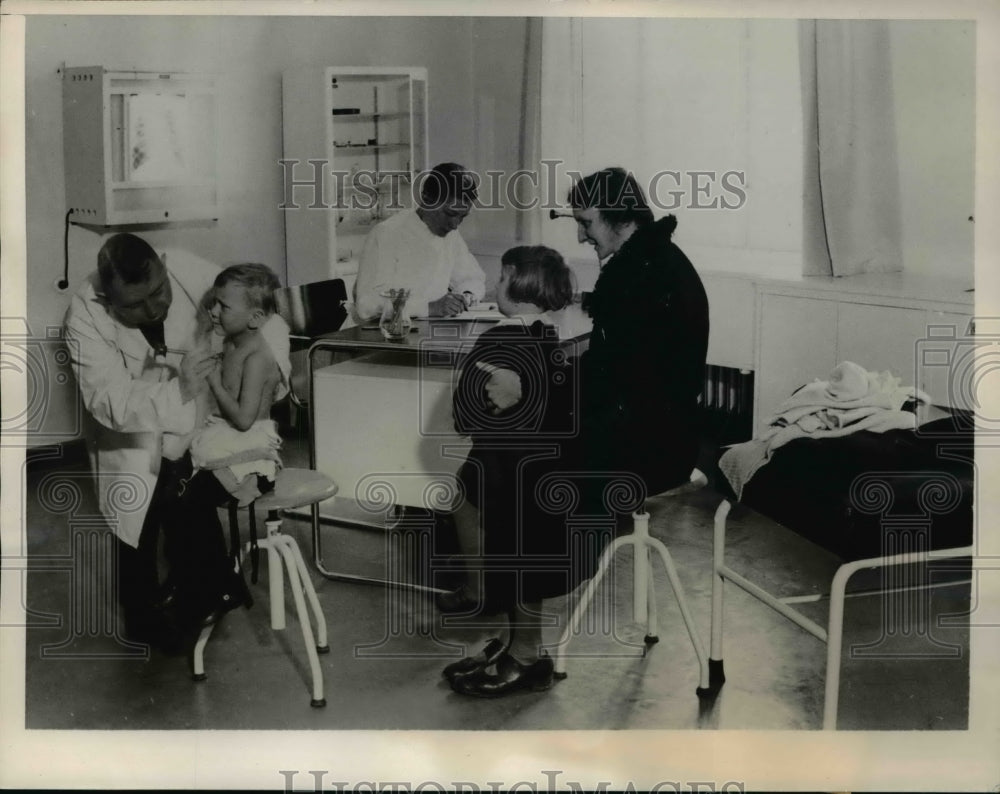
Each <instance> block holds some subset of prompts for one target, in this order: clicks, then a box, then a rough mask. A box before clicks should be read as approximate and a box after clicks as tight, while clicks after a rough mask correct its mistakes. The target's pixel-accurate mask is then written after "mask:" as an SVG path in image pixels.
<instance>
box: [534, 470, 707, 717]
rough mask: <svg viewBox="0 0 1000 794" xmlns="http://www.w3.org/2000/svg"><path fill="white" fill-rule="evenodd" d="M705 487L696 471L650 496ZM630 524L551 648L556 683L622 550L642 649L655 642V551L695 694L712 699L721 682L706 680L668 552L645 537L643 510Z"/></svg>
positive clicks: (646, 521) (699, 645)
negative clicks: (690, 657)
mask: <svg viewBox="0 0 1000 794" xmlns="http://www.w3.org/2000/svg"><path fill="white" fill-rule="evenodd" d="M707 484H708V478H707V477H705V475H704V474H703V473H702V472H700V471H699V470H698V469H695V470H694V471H692V472H691V477H690V480H689V481H688V482H686V483H683V484H682V485H679V486H677V487H676V488H671V489H670V490H668V491H664V492H663V493H660V494H654V495H653V496H664V497H676V496H681V495H683V494H687V493H690V492H691V491H696V490H698V489H700V488H703V487H704V486H705V485H707ZM632 521H633V524H634V529H633V531H632V533H631V534H629V535H623V536H621V537H619V538H616V539H615V540H614V541H613V542H612V543H610V544H609V545H608V547H607V548H606V549H605V550H604V553H603V554H602V555H601V559H600V561H599V563H598V567H597V573H595V574H594V576H593V578H592V579H591V580H590V582H588V584H587V588H586V590H585V591H584V593H583V596H582V597H581V598H580V600H579V602H578V603H577V605H576V608H575V609H574V610H573V614H572V617H571V618H570V620H569V622H568V623H567V625H566V629H565V630H564V631H563V634H562V637H561V638H560V639H559V644H558V645H557V646H556V648H555V655H554V659H553V661H554V664H555V677H556V678H558V679H563V678H566V658H565V651H566V646H567V645H568V643H569V640H570V637H571V636H572V635H573V634H575V633H576V632H578V631H579V628H580V622H581V620H582V618H583V615H584V614H585V613H586V611H587V608H588V607H589V606H590V603H591V601H592V600H593V598H594V595H595V593H596V592H597V587H598V585H599V584H600V583H601V580H602V579H603V578H604V576H605V575H606V574H607V572H608V571H609V570H610V569H611V565H612V563H613V562H614V557H615V555H616V554H617V553H618V552H619V551H621V550H622V549H623V548H625V547H626V546H632V547H633V555H632V573H633V577H632V582H633V585H632V610H633V612H632V614H633V617H634V619H635V622H636V623H645V624H646V636H645V638H644V639H645V642H646V645H647V646H648V645H652V644H654V643H656V642H659V637H658V636H657V622H656V594H655V592H654V586H653V576H652V559H651V557H650V552H652V551H655V552H657V553H658V554H659V556H660V559H661V560H662V561H663V566H664V568H665V569H666V573H667V580H668V581H669V582H670V587H671V589H672V590H673V591H674V597H675V598H676V599H677V606H678V607H679V609H680V613H681V618H682V619H683V620H684V625H685V626H686V628H687V632H688V637H689V638H690V640H691V644H692V645H693V646H694V652H695V656H696V657H697V659H698V668H699V684H698V689H697V690H696V691H697V694H698V696H699V697H702V698H704V697H712V696H714V695H715V694H716V693H718V691H719V689H720V688H721V686H722V683H723V681H724V680H725V679H721V680H720V677H719V676H714V675H713V676H710V669H709V668H710V666H709V661H708V654H707V653H706V652H705V646H704V643H703V642H702V639H701V635H699V634H698V631H697V629H696V628H695V625H694V620H693V618H692V616H691V612H690V610H689V609H688V606H687V600H686V599H685V597H684V589H683V587H682V586H681V582H680V579H679V578H678V576H677V569H676V567H675V566H674V561H673V558H672V557H671V556H670V551H669V550H668V549H667V547H666V545H664V543H663V542H662V541H661V540H659V539H658V538H654V537H652V536H651V535H650V534H649V513H648V512H646V511H645V510H643V511H642V512H639V513H633V514H632Z"/></svg>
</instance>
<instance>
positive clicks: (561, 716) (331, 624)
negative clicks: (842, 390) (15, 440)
mask: <svg viewBox="0 0 1000 794" xmlns="http://www.w3.org/2000/svg"><path fill="white" fill-rule="evenodd" d="M295 449H296V448H295V445H294V443H293V444H291V445H290V446H289V448H288V449H286V456H287V457H288V458H289V462H295V461H294V458H295V456H296V454H298V455H299V457H301V450H299V451H298V453H296V451H295ZM84 475H85V467H82V466H80V465H79V464H77V465H75V466H68V465H59V464H56V465H55V466H50V467H47V468H43V467H36V468H35V469H34V470H32V471H30V472H29V477H28V488H27V490H28V541H29V551H30V555H31V558H32V559H33V561H34V562H33V563H32V565H33V568H34V570H33V572H32V573H31V574H30V576H29V577H28V588H27V607H28V609H29V611H30V614H31V617H30V620H31V622H32V623H33V627H32V628H31V629H30V630H29V631H28V635H27V636H28V639H27V648H26V653H27V665H26V669H27V681H26V684H27V686H26V698H27V704H26V714H27V727H29V728H64V729H68V728H76V729H81V728H83V729H87V728H100V729H118V728H131V729H163V728H243V729H248V728H252V729H281V728H296V729H300V728H352V729H362V728H371V729H384V728H412V729H485V730H489V729H503V730H521V729H624V728H640V729H641V728H668V729H670V728H676V729H698V728H709V729H817V728H819V727H820V723H821V713H822V698H823V682H824V664H825V652H826V646H825V645H824V644H823V643H821V642H820V641H819V640H817V639H815V638H813V637H811V636H810V635H808V634H807V633H805V632H804V631H803V630H801V629H799V628H798V627H796V626H794V625H792V624H791V623H789V622H788V621H787V620H785V619H784V618H782V617H780V616H779V615H777V614H776V613H775V612H773V611H772V610H771V609H769V608H768V607H766V606H764V605H763V604H761V603H759V602H757V601H754V600H753V599H751V598H750V597H749V596H747V595H746V594H744V593H742V592H740V591H738V590H736V589H735V588H729V590H728V591H727V604H726V620H727V626H726V634H725V670H726V676H727V679H728V680H727V683H726V684H725V686H724V687H723V689H722V691H721V693H720V694H719V696H718V697H717V698H716V699H715V700H714V702H710V703H703V702H699V700H698V698H696V697H695V688H696V686H697V684H698V674H697V665H696V660H695V655H694V652H693V650H692V648H691V645H690V644H689V642H688V640H687V638H686V634H685V631H684V627H683V624H682V623H681V621H680V618H679V614H678V611H677V608H676V604H675V603H674V602H673V599H672V596H671V593H670V590H669V587H668V586H667V584H666V581H665V578H664V576H663V574H662V571H661V570H660V569H659V568H658V567H657V568H656V570H657V576H656V583H657V591H656V592H657V603H658V605H659V610H658V611H659V617H660V632H659V633H660V637H661V641H660V643H659V644H657V645H655V646H652V647H651V649H650V650H649V652H648V653H646V654H645V655H644V654H643V643H642V637H643V633H644V630H643V628H642V627H640V626H637V625H635V624H633V623H631V615H630V612H631V608H630V606H629V605H628V602H629V599H630V597H631V572H630V564H629V561H628V559H624V558H623V559H622V560H621V561H620V562H619V564H617V565H616V578H615V582H614V583H613V584H612V585H610V586H609V587H608V588H605V589H604V590H603V593H604V596H602V597H600V598H599V599H598V601H599V603H600V604H603V605H604V608H603V609H601V608H598V609H597V611H596V612H595V613H594V614H595V615H596V617H594V618H593V619H592V620H590V621H588V622H587V623H585V628H587V630H586V632H585V633H584V634H583V635H582V636H580V637H578V638H577V639H575V640H574V641H573V643H572V644H571V646H570V652H571V654H573V655H572V656H571V658H570V659H569V662H568V672H569V677H568V678H567V679H566V680H564V681H560V682H558V683H557V684H556V685H555V686H554V687H553V689H551V690H550V691H548V692H546V693H526V694H519V695H515V696H511V697H507V698H503V699H500V700H496V701H487V700H478V699H473V698H467V697H463V696H461V695H457V694H455V693H453V692H451V690H450V689H449V688H448V686H447V684H446V683H445V682H444V681H443V679H442V678H441V676H440V674H439V671H440V668H441V667H443V666H444V665H445V664H447V663H448V662H449V661H451V660H453V659H455V658H457V657H456V654H458V652H459V649H460V648H461V647H463V645H464V644H466V643H468V644H470V645H471V646H472V647H473V648H477V647H478V646H479V645H480V644H481V643H482V642H483V640H484V639H485V638H487V637H488V636H491V635H492V634H493V633H494V632H493V629H494V628H495V626H496V623H495V621H490V620H487V621H484V622H483V623H482V624H480V625H473V624H472V623H470V622H469V621H457V620H455V619H452V623H451V624H450V625H445V623H444V621H443V619H442V616H441V615H440V614H438V613H437V612H436V611H435V609H434V608H433V606H432V603H431V601H430V600H429V598H428V597H427V596H424V595H418V594H415V593H413V592H411V591H391V592H387V591H386V590H384V589H382V588H380V587H375V586H371V585H360V584H347V583H343V582H337V581H329V580H325V579H323V578H322V577H320V576H318V575H315V574H314V575H313V581H314V582H315V585H316V589H317V592H318V594H319V598H320V601H321V603H322V605H323V608H324V609H325V611H326V620H327V624H328V630H329V636H330V646H331V650H330V653H329V654H328V655H324V656H321V657H320V660H321V665H322V670H323V674H324V676H325V681H326V698H327V703H328V705H327V707H326V708H322V709H316V708H310V707H309V668H308V664H307V662H306V660H305V655H304V653H303V651H302V637H301V634H300V632H299V627H298V625H297V621H296V618H295V616H294V610H291V611H290V616H289V620H288V628H287V630H286V631H283V632H274V631H272V630H271V628H270V626H269V614H268V594H267V587H266V577H263V578H262V579H261V582H260V584H258V585H256V586H255V588H254V593H255V597H256V599H257V604H256V605H255V606H254V608H253V609H251V610H242V609H241V610H237V611H236V612H234V613H231V614H230V615H228V616H227V617H226V619H225V620H224V621H223V622H222V624H221V625H220V626H219V627H217V629H216V631H215V634H214V636H213V637H212V640H211V642H210V643H209V646H208V650H207V653H206V664H207V672H208V679H207V680H206V681H204V682H201V683H194V682H193V681H192V680H191V678H190V667H189V662H188V660H187V659H185V658H184V657H166V656H163V655H162V654H160V653H159V652H157V651H155V650H154V651H151V652H149V653H146V652H145V651H144V649H142V648H128V647H126V646H125V645H123V644H122V643H121V642H120V641H119V640H118V639H117V638H116V637H115V636H114V628H115V623H114V620H113V615H114V611H113V610H111V609H109V608H108V607H107V604H106V603H103V602H102V599H101V598H96V599H95V598H93V595H92V594H93V593H95V592H97V593H102V592H106V588H103V587H102V586H101V585H100V582H101V581H103V576H104V574H103V571H102V565H103V561H102V558H101V555H100V554H99V553H98V549H99V546H100V544H99V539H100V537H101V535H102V533H103V532H105V531H106V530H105V529H103V528H101V527H99V526H95V524H94V523H93V522H92V521H87V520H86V518H85V517H86V516H88V515H93V513H94V512H95V510H94V504H93V499H92V497H91V496H90V491H89V490H88V489H86V488H83V489H80V491H79V492H80V493H82V494H83V501H82V502H81V503H80V504H79V505H77V506H76V507H75V508H72V507H71V506H69V507H68V506H67V505H65V504H64V505H63V506H62V507H61V508H60V510H56V511H53V510H51V509H46V508H44V507H42V505H41V503H40V502H39V499H38V494H37V491H38V486H39V483H40V482H41V481H42V480H44V479H46V478H49V479H48V480H47V482H48V485H49V486H51V485H52V484H53V483H52V481H51V478H53V477H56V478H60V477H61V478H63V479H65V480H67V481H70V482H76V483H79V482H81V478H82V477H83V476H84ZM718 501H719V499H718V496H716V495H715V494H714V493H713V492H712V491H711V490H710V489H704V490H702V491H699V492H696V493H694V494H690V495H688V496H685V497H683V498H680V499H676V500H666V499H659V500H653V502H651V507H652V509H651V512H652V515H653V519H652V521H651V527H650V528H651V532H652V534H653V535H654V536H655V537H658V538H660V539H662V540H663V541H664V542H665V543H666V544H667V545H668V547H669V548H670V549H671V552H672V554H673V556H674V559H675V562H676V564H677V568H678V570H679V572H680V577H681V579H682V582H683V584H684V587H685V588H686V590H687V596H688V600H689V604H690V607H691V610H692V612H693V613H694V616H695V619H696V621H697V623H698V625H699V627H700V628H701V632H702V635H703V637H704V640H705V643H706V647H707V643H708V635H709V612H710V600H709V596H710V589H711V572H710V567H709V566H710V559H711V545H712V544H711V524H712V516H713V513H714V510H715V507H716V506H717V504H718ZM48 503H49V504H50V505H52V500H51V499H49V500H48ZM68 509H69V512H67V510H68ZM285 531H286V532H288V533H289V534H291V535H292V536H293V537H295V538H297V540H298V542H299V544H300V545H301V547H302V549H303V552H304V553H305V555H306V557H307V559H308V558H309V549H310V541H309V532H308V527H307V525H306V523H305V522H304V521H299V520H294V519H288V520H286V522H285ZM387 537H388V536H387V535H386V534H385V533H383V532H379V531H365V530H351V529H343V528H336V527H325V528H324V538H325V541H324V554H325V560H326V563H327V564H328V565H329V566H330V567H338V568H345V569H348V570H357V571H363V570H365V571H368V572H370V573H373V574H378V573H381V572H383V571H384V567H385V548H386V540H387ZM88 538H89V539H90V540H87V539H88ZM88 544H94V545H90V546H88ZM729 548H730V558H729V559H730V564H731V565H733V567H735V568H737V569H739V570H743V571H745V572H747V573H748V575H751V574H752V575H753V576H754V577H757V578H760V579H762V580H766V581H767V582H768V584H769V587H770V589H772V590H779V591H781V592H782V593H788V594H791V593H813V592H817V593H818V592H821V591H822V590H823V587H824V582H828V581H829V579H830V578H831V576H832V573H833V571H834V570H835V568H836V561H835V560H834V559H833V558H832V557H830V556H829V555H828V554H826V553H825V552H822V551H821V550H818V549H816V548H815V547H813V546H811V545H810V544H809V543H807V542H805V541H803V540H801V539H800V538H798V537H797V536H795V535H793V534H792V533H789V532H788V531H786V530H784V529H782V528H780V527H777V526H775V525H774V524H773V523H771V522H769V521H767V520H764V519H762V518H760V517H759V516H756V515H754V514H751V513H749V512H748V511H741V510H739V509H737V510H735V511H734V513H733V514H732V516H731V520H730V545H729ZM95 581H96V582H98V585H97V586H96V590H95V585H94V582H95ZM872 583H876V584H877V581H874V582H869V584H872ZM861 584H862V585H863V584H864V582H862V583H861ZM612 593H613V594H614V598H613V599H612V598H611V597H610V594H612ZM88 594H90V595H88ZM102 598H103V600H104V601H106V600H107V596H106V595H105V596H103V597H102ZM916 598H919V599H926V600H922V601H919V602H916V601H912V599H916ZM566 601H567V599H557V600H553V601H551V602H548V603H547V604H546V609H547V610H548V612H549V614H550V615H551V625H550V626H548V627H547V628H546V629H545V637H546V640H547V641H555V639H556V638H557V637H558V635H559V633H560V632H561V625H562V621H563V620H564V619H565V615H566ZM968 601H969V587H968V585H967V584H966V585H961V584H959V585H950V586H947V587H941V588H938V589H935V590H932V591H929V593H924V594H921V595H916V594H913V595H912V598H911V602H912V603H914V604H916V603H919V604H920V605H921V608H923V607H926V608H927V609H929V610H930V613H931V614H932V615H938V614H947V613H961V612H963V611H964V610H966V609H967V608H968ZM612 602H613V604H614V606H613V608H612V607H610V606H609V604H611V603H612ZM887 603H888V602H886V601H885V599H884V598H882V597H879V596H863V597H857V598H852V599H849V604H848V609H847V615H846V626H847V629H846V635H845V643H844V647H845V652H844V663H843V676H842V693H841V702H840V720H839V727H840V728H841V729H861V728H864V729H920V730H923V729H963V728H965V727H966V724H967V712H968V693H969V683H968V668H969V665H968V630H967V629H966V628H963V627H962V626H961V623H962V621H960V620H959V621H957V622H958V624H959V625H957V626H952V627H939V626H936V625H935V627H934V628H933V630H931V631H929V632H928V633H921V632H920V631H908V632H897V635H898V636H894V637H893V636H885V632H884V631H883V626H885V625H887V624H886V623H885V617H884V612H885V609H884V607H885V605H886V604H887ZM290 604H291V600H290V599H289V605H290ZM802 608H803V610H804V611H807V612H809V613H810V614H811V615H814V616H815V618H816V619H817V620H819V622H821V623H824V622H825V619H826V618H825V612H826V602H825V601H822V600H820V601H818V602H817V603H815V604H811V605H805V606H803V607H802ZM612 615H613V619H611V616H612ZM52 616H60V617H61V625H46V622H47V621H51V620H52ZM932 625H934V624H933V623H932ZM588 627H589V628H588ZM901 635H908V636H901ZM860 645H869V646H870V650H871V651H872V652H874V656H872V655H871V654H870V655H869V656H868V657H866V658H850V650H851V648H852V647H855V646H860ZM904 651H905V652H906V654H907V655H908V656H909V657H911V658H895V659H888V658H877V657H885V656H887V655H888V654H891V653H895V654H898V653H900V652H904ZM949 654H951V656H950V657H949ZM955 654H957V655H955ZM935 657H936V658H935ZM81 682H86V684H85V685H81Z"/></svg>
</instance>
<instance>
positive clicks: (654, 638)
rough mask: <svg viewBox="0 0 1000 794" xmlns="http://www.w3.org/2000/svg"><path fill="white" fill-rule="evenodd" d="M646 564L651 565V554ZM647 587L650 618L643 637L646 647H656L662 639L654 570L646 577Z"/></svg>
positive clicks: (650, 569) (647, 557)
mask: <svg viewBox="0 0 1000 794" xmlns="http://www.w3.org/2000/svg"><path fill="white" fill-rule="evenodd" d="M646 564H647V565H651V564H652V563H651V562H650V561H649V553H648V552H647V553H646ZM646 579H647V580H648V581H647V587H646V593H647V595H646V605H647V609H648V617H647V620H646V636H645V637H643V638H642V639H643V642H645V643H646V645H655V644H656V643H658V642H659V641H660V637H659V635H658V634H657V625H656V586H655V585H654V584H653V569H652V568H651V567H650V568H649V575H648V576H647V577H646Z"/></svg>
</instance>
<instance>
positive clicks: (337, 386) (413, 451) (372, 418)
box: [313, 351, 472, 515]
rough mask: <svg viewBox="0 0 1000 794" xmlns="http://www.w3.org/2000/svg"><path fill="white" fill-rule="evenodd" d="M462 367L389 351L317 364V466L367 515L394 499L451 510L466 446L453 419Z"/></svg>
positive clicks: (382, 509)
mask: <svg viewBox="0 0 1000 794" xmlns="http://www.w3.org/2000/svg"><path fill="white" fill-rule="evenodd" d="M460 373H461V370H460V369H458V368H455V367H451V366H424V365H422V364H421V362H420V361H419V358H418V357H417V356H415V355H413V354H412V353H406V352H388V351H386V352H375V353H369V354H366V355H363V356H359V357H358V358H354V359H351V360H349V361H344V362H341V363H338V364H333V365H331V366H328V367H323V368H322V369H318V370H316V371H315V372H314V373H313V379H314V385H313V397H314V399H315V401H316V410H315V417H316V424H315V430H314V439H315V450H316V462H315V466H316V469H317V470H319V471H322V472H323V473H324V474H326V475H327V476H329V477H331V478H332V479H333V480H334V482H336V483H337V484H338V485H339V486H340V494H341V496H344V497H347V498H348V499H354V500H355V501H356V502H358V503H359V505H361V506H362V508H363V509H364V510H366V511H368V512H372V513H373V514H380V515H384V513H385V511H386V510H387V509H389V508H391V507H392V505H405V506H409V507H422V508H426V509H428V510H443V509H449V508H450V507H451V502H452V501H453V500H454V496H455V494H456V487H455V474H456V472H457V471H458V468H459V466H461V464H462V461H464V460H465V458H466V455H467V454H468V451H469V448H470V447H471V446H472V442H471V440H470V439H468V438H463V437H461V436H459V435H458V434H456V433H455V430H454V422H453V420H452V392H453V391H454V384H455V383H456V382H457V380H458V377H459V375H460Z"/></svg>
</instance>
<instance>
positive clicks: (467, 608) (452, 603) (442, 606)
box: [434, 584, 480, 615]
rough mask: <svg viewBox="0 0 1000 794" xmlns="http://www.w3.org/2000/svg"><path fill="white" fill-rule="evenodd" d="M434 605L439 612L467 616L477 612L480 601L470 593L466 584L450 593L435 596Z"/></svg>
mask: <svg viewBox="0 0 1000 794" xmlns="http://www.w3.org/2000/svg"><path fill="white" fill-rule="evenodd" d="M434 603H435V604H436V605H437V608H438V610H440V611H441V612H444V613H445V614H448V615H467V614H471V613H473V612H475V611H476V610H477V609H478V608H479V606H480V603H479V599H478V598H474V597H473V596H472V595H471V594H470V593H469V588H468V587H466V586H465V585H464V584H463V585H462V586H461V587H459V588H458V589H457V590H452V591H451V592H448V593H438V594H437V595H436V596H434Z"/></svg>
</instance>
